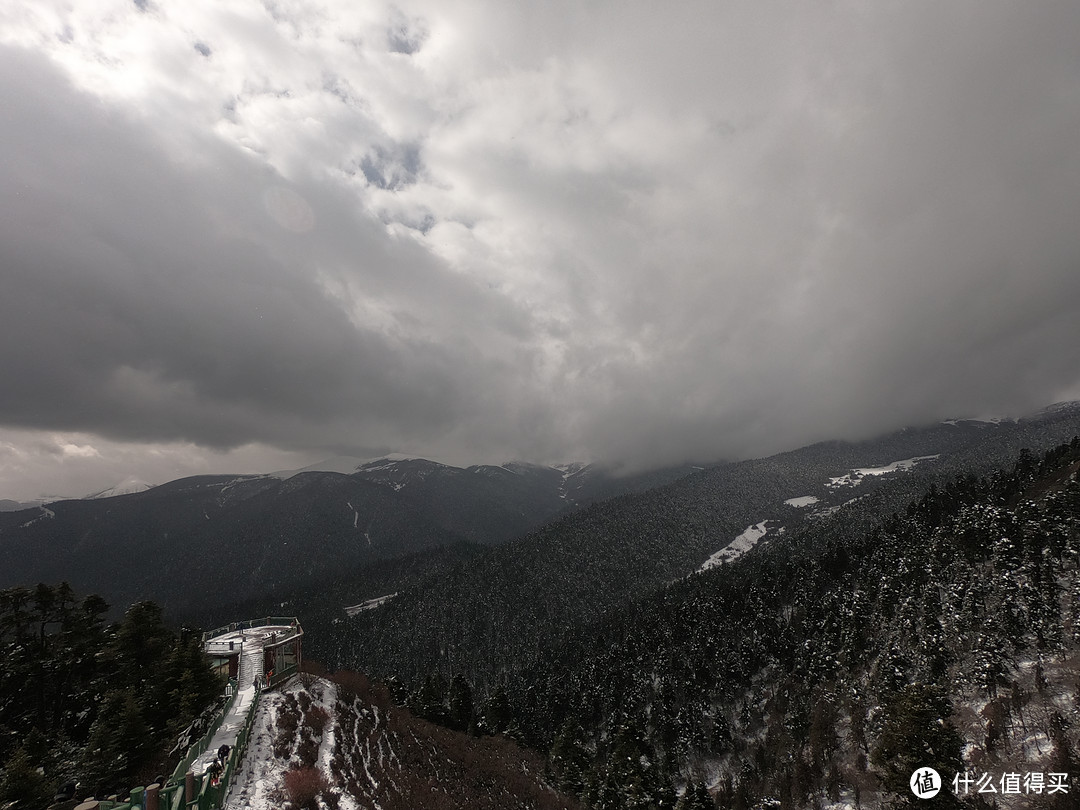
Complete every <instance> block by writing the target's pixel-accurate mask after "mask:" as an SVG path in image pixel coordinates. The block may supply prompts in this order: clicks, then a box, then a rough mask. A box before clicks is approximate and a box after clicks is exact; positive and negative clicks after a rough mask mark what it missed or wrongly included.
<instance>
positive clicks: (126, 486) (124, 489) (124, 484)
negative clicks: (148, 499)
mask: <svg viewBox="0 0 1080 810" xmlns="http://www.w3.org/2000/svg"><path fill="white" fill-rule="evenodd" d="M155 486H157V484H151V483H148V482H147V481H143V480H142V479H141V478H136V477H135V476H134V475H129V476H128V477H127V478H125V479H124V480H123V481H121V482H120V483H119V484H116V485H115V486H111V487H109V488H108V489H103V490H101V492H94V493H92V494H90V495H87V496H86V499H87V500H89V499H92V498H113V497H115V496H117V495H133V494H135V493H136V492H146V490H148V489H153V488H154V487H155Z"/></svg>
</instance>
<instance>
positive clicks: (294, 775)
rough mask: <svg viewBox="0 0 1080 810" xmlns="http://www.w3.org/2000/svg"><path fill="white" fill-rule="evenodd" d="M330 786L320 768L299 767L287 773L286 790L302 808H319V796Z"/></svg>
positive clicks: (301, 809)
mask: <svg viewBox="0 0 1080 810" xmlns="http://www.w3.org/2000/svg"><path fill="white" fill-rule="evenodd" d="M329 788H330V785H329V783H328V782H327V781H326V777H325V776H323V773H322V771H320V770H319V769H318V768H297V769H295V770H291V771H289V772H287V773H286V774H285V792H286V793H287V794H288V796H289V800H290V801H291V802H292V803H293V805H294V806H296V807H298V808H300V810H317V808H318V803H317V802H318V799H319V797H320V796H322V795H323V793H324V792H325V791H326V790H328V789H329Z"/></svg>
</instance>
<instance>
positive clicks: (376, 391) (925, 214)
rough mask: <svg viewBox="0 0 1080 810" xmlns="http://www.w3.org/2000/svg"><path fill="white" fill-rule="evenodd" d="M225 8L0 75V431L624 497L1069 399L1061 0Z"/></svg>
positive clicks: (1077, 284)
mask: <svg viewBox="0 0 1080 810" xmlns="http://www.w3.org/2000/svg"><path fill="white" fill-rule="evenodd" d="M233 8H235V9H238V10H237V11H235V12H229V13H223V12H222V11H221V10H220V7H219V6H218V5H216V4H201V3H195V4H194V5H192V6H191V8H190V10H188V11H186V12H185V15H184V18H183V20H178V19H173V18H171V17H170V16H169V14H170V11H169V9H167V8H164V7H161V8H159V7H157V6H155V7H154V14H140V13H139V12H138V11H137V10H136V9H134V8H132V9H131V10H130V19H128V18H124V17H123V15H105V14H103V13H100V12H94V11H93V10H92V9H91V10H89V11H84V10H77V12H72V14H71V15H69V17H70V19H65V20H64V21H63V22H62V23H60V22H58V24H57V25H56V26H54V28H50V29H48V31H47V32H46V34H42V32H41V31H40V30H38V28H36V27H34V26H36V25H37V23H34V22H33V21H31V22H30V23H27V26H28V28H27V30H28V31H29V33H27V34H26V35H25V36H24V37H23V39H22V40H21V41H25V42H28V43H34V45H33V47H40V48H41V49H42V50H43V51H47V52H48V56H49V59H51V60H52V61H51V62H50V61H48V60H47V59H46V58H45V57H44V56H42V55H41V54H36V53H35V54H30V53H23V52H17V51H7V52H5V54H4V55H3V57H2V58H3V62H4V63H3V64H2V65H0V68H2V70H0V86H2V92H3V93H4V97H3V99H2V101H3V105H4V109H5V111H8V110H10V111H11V112H10V113H7V120H8V121H9V122H11V123H9V124H7V125H6V126H5V127H3V128H0V148H3V149H4V154H6V155H9V156H17V159H14V158H13V159H9V160H8V161H6V162H4V163H3V164H2V165H0V205H2V206H3V210H4V212H5V216H4V217H3V218H2V219H0V261H2V262H3V264H2V270H0V272H2V274H3V277H2V279H0V283H2V289H0V292H3V293H4V295H3V296H2V297H0V317H2V320H0V340H2V341H3V342H2V344H0V373H2V374H4V379H5V380H8V381H11V382H10V384H8V385H5V387H4V388H3V389H2V391H0V423H3V424H6V425H16V426H20V427H22V428H25V429H27V430H30V429H35V428H36V429H41V430H57V429H65V430H73V431H84V432H88V433H90V432H96V433H98V434H103V435H107V436H111V437H114V438H127V439H130V440H133V441H134V440H137V441H146V442H162V441H168V440H190V441H192V442H196V443H199V444H202V445H210V446H218V447H233V446H237V445H242V444H244V443H245V442H252V441H255V442H261V443H263V444H265V445H267V446H273V447H278V448H291V449H296V450H310V451H312V452H315V451H320V450H325V451H328V452H343V453H361V452H362V451H363V450H364V449H365V448H368V449H375V448H378V449H386V450H398V449H400V450H407V451H408V452H416V453H420V454H429V455H434V456H438V457H446V458H451V459H458V460H479V459H485V460H499V459H500V458H501V459H505V458H510V457H518V458H526V459H533V460H565V459H568V458H587V459H603V460H612V461H625V462H628V463H630V464H633V465H637V466H648V465H650V464H657V463H664V462H672V461H679V460H686V459H698V460H712V459H716V458H722V457H735V456H746V455H760V454H764V453H768V452H772V451H776V450H781V449H785V448H788V447H792V446H796V445H799V444H803V443H806V442H809V441H814V440H818V439H825V438H834V437H856V436H865V435H869V434H872V433H875V432H880V431H885V430H890V429H894V428H897V427H900V426H902V425H905V424H910V423H915V422H922V421H928V420H933V419H938V418H946V417H950V416H965V415H979V414H986V413H998V414H1003V413H1012V414H1018V413H1023V412H1025V411H1029V410H1032V409H1034V408H1037V407H1039V406H1040V405H1043V404H1046V403H1048V402H1050V401H1052V400H1054V399H1057V398H1059V397H1061V396H1063V395H1069V394H1071V395H1074V396H1075V395H1077V394H1080V368H1078V367H1077V364H1076V357H1077V356H1078V354H1080V227H1078V222H1077V211H1080V139H1078V138H1077V135H1076V133H1077V132H1080V90H1078V88H1080V83H1078V82H1077V76H1080V50H1078V49H1077V48H1076V47H1075V43H1076V41H1077V40H1078V37H1080V6H1077V5H1075V4H1053V5H1040V6H1038V7H1030V6H1024V7H1021V6H1018V5H1015V4H1007V3H997V2H978V3H976V2H964V0H956V2H952V3H949V4H931V3H913V4H909V3H904V4H899V3H893V4H887V3H883V4H873V5H866V4H860V3H846V2H843V1H842V0H841V1H840V2H835V3H829V4H815V5H813V6H810V5H807V4H790V5H784V4H771V3H755V4H741V5H732V4H727V5H718V4H716V3H712V2H701V3H695V2H687V3H682V4H678V5H677V6H673V7H669V8H665V9H663V10H662V12H661V11H660V10H658V8H657V7H656V5H655V4H650V3H638V2H629V3H624V2H617V3H616V2H610V3H608V2H597V3H592V4H589V5H588V6H587V7H584V6H582V5H581V4H578V3H559V2H555V3H552V4H544V5H542V6H539V5H536V4H533V5H525V4H521V5H520V7H519V6H516V5H514V4H509V5H507V4H505V3H494V2H493V3H486V2H483V0H477V2H475V3H470V4H462V5H460V6H454V7H453V8H452V9H451V8H449V7H447V6H446V5H445V4H436V3H428V2H424V1H423V0H414V1H413V2H407V3H402V4H400V10H398V9H397V8H394V9H390V10H389V11H388V10H386V9H381V10H372V9H368V8H366V7H364V8H359V7H357V6H356V5H355V4H351V3H346V2H336V0H328V1H327V3H325V4H324V6H322V7H321V11H320V14H318V15H316V14H312V13H310V12H308V11H307V10H306V9H305V8H303V7H301V6H290V7H285V6H280V5H274V6H273V7H272V8H270V9H269V10H268V9H267V8H265V7H264V6H263V5H261V4H259V3H247V2H244V0H237V4H236V6H234V7H233ZM10 30H16V29H14V28H12V29H10ZM60 30H62V31H65V32H67V33H66V34H65V38H64V41H63V42H60V43H55V42H53V40H52V39H49V37H55V31H60ZM49 32H52V33H49ZM43 37H45V40H43V39H42V38H43ZM42 41H47V43H48V45H47V46H46V45H40V43H41V42H42ZM192 41H196V42H198V43H203V42H213V43H214V48H213V53H212V58H204V57H205V56H207V54H206V53H204V52H202V51H199V52H198V53H196V52H195V51H193V50H192V45H191V43H192ZM207 50H209V49H207ZM50 64H53V65H64V66H67V67H66V69H67V71H68V73H67V74H66V75H68V77H69V78H71V79H72V80H73V81H75V82H76V83H77V85H78V87H79V88H80V89H79V90H76V89H73V87H71V86H69V85H68V84H67V83H66V82H65V80H62V79H61V78H60V77H59V75H58V73H57V72H56V71H57V70H58V68H55V67H48V65H50ZM72 65H74V67H71V66H72ZM223 110H224V111H225V112H222V111H223ZM28 441H29V440H28ZM46 444H49V446H52V447H59V448H60V452H61V453H62V454H66V457H72V458H76V457H77V458H80V459H81V458H92V451H93V450H94V449H95V447H96V446H91V444H90V443H89V440H88V439H85V438H79V439H77V440H76V439H71V440H67V441H64V442H61V443H59V444H58V443H56V442H51V444H50V442H46ZM12 447H13V448H14V449H13V450H12V452H11V453H9V456H12V457H14V456H15V455H17V453H16V450H17V451H19V452H23V453H24V454H27V455H34V453H36V452H37V451H31V450H29V449H27V448H28V447H29V445H28V444H19V445H18V447H16V446H15V445H14V444H13V445H12ZM282 466H283V465H282ZM109 483H113V482H110V481H105V482H102V487H103V486H107V485H108V484H109ZM2 494H3V493H0V495H2Z"/></svg>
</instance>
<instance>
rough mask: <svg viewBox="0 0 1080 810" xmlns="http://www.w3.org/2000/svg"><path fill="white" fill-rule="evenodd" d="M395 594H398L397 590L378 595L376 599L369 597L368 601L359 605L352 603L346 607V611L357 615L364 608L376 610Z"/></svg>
mask: <svg viewBox="0 0 1080 810" xmlns="http://www.w3.org/2000/svg"><path fill="white" fill-rule="evenodd" d="M395 596H397V591H395V592H394V593H388V594H386V596H376V597H375V598H374V599H368V600H367V601H366V602H361V603H360V604H359V605H351V606H349V607H347V608H345V613H346V614H347V615H349V616H355V615H356V614H357V613H359V612H360V611H362V610H374V609H375V608H377V607H382V606H383V605H385V604H386V603H387V602H389V601H390V600H391V599H393V598H394V597H395Z"/></svg>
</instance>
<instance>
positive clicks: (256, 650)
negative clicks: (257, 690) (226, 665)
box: [237, 644, 263, 689]
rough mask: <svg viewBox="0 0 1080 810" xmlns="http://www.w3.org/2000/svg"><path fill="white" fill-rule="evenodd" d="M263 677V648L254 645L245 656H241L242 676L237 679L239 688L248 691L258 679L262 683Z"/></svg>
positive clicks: (245, 651) (246, 651)
mask: <svg viewBox="0 0 1080 810" xmlns="http://www.w3.org/2000/svg"><path fill="white" fill-rule="evenodd" d="M262 677H263V651H262V647H260V646H256V645H254V644H253V645H252V646H251V648H250V649H246V650H244V653H243V655H241V656H240V674H239V677H238V678H237V688H238V689H247V688H248V687H249V686H251V685H252V684H254V683H255V681H256V679H258V680H259V681H261V680H262Z"/></svg>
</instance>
